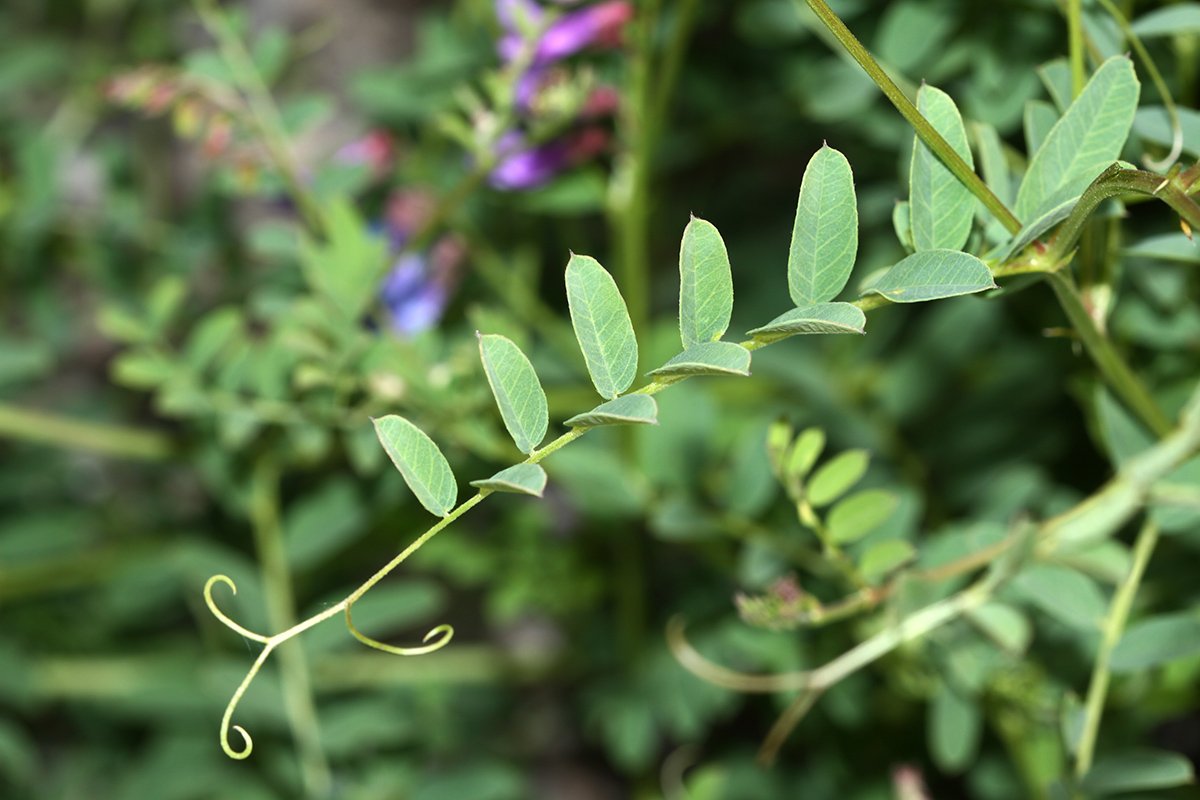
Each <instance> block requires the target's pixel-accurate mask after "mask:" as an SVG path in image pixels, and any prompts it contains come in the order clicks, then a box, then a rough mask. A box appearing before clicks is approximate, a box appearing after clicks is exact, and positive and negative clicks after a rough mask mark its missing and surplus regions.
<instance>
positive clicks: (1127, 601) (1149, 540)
mask: <svg viewBox="0 0 1200 800" xmlns="http://www.w3.org/2000/svg"><path fill="white" fill-rule="evenodd" d="M1156 544H1158V525H1157V523H1155V522H1154V521H1153V520H1147V521H1146V522H1145V523H1144V524H1143V525H1142V529H1141V530H1140V531H1139V532H1138V536H1137V541H1136V542H1135V543H1134V546H1133V564H1132V565H1131V566H1130V568H1129V574H1128V575H1127V576H1125V580H1124V581H1123V582H1122V583H1121V586H1120V587H1119V588H1118V589H1117V592H1116V594H1115V595H1113V599H1112V604H1111V605H1110V606H1109V608H1108V616H1107V617H1106V618H1105V620H1104V638H1103V640H1102V641H1101V642H1100V651H1099V652H1098V653H1097V654H1096V663H1095V665H1094V666H1093V667H1092V678H1091V682H1090V683H1089V685H1088V693H1087V700H1086V701H1085V703H1084V717H1083V728H1082V730H1081V731H1080V734H1079V746H1078V748H1077V749H1076V755H1075V777H1076V778H1077V779H1078V778H1082V777H1083V776H1084V775H1086V774H1087V772H1088V770H1089V769H1091V768H1092V757H1093V755H1094V754H1095V751H1096V736H1097V735H1098V734H1099V731H1100V719H1101V717H1103V716H1104V700H1105V698H1106V697H1107V696H1108V683H1109V679H1110V677H1111V667H1112V654H1113V650H1114V649H1116V646H1117V643H1118V642H1119V641H1121V635H1122V633H1124V631H1125V623H1126V621H1128V619H1129V610H1130V608H1132V607H1133V599H1134V597H1136V596H1137V590H1138V586H1139V585H1141V582H1142V576H1143V575H1144V574H1145V573H1146V565H1147V564H1148V563H1150V556H1151V555H1153V554H1154V546H1155V545H1156Z"/></svg>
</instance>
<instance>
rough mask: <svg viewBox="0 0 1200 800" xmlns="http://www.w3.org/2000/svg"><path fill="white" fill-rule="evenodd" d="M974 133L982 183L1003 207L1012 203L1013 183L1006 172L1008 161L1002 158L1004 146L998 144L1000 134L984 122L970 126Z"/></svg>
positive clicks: (1010, 176) (1007, 171)
mask: <svg viewBox="0 0 1200 800" xmlns="http://www.w3.org/2000/svg"><path fill="white" fill-rule="evenodd" d="M972 130H974V131H975V141H976V145H977V146H978V148H979V167H980V170H981V171H982V172H983V181H984V183H986V184H987V187H988V188H989V189H991V190H992V194H994V195H996V197H997V199H999V200H1000V202H1001V203H1003V204H1004V205H1006V206H1007V205H1011V204H1012V201H1013V196H1012V195H1013V181H1012V175H1011V174H1010V173H1009V170H1008V160H1007V159H1005V157H1004V145H1003V144H1002V143H1001V142H1000V134H999V133H997V132H996V129H995V127H993V126H991V125H989V124H988V123H986V122H975V123H973V124H972Z"/></svg>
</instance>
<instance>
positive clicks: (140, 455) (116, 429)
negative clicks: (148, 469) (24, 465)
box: [0, 403, 175, 461]
mask: <svg viewBox="0 0 1200 800" xmlns="http://www.w3.org/2000/svg"><path fill="white" fill-rule="evenodd" d="M0 436H8V437H11V438H13V439H22V440H24V441H27V442H39V443H41V444H50V445H55V446H56V447H63V448H66V449H72V450H88V451H91V452H93V453H100V454H102V455H106V456H115V457H117V458H133V459H138V460H140V461H163V460H166V459H168V458H170V457H171V456H172V454H173V453H174V451H175V442H174V441H173V440H172V439H171V438H170V437H169V436H166V435H164V434H161V433H158V432H156V431H148V430H142V429H139V428H130V427H126V426H124V425H108V424H105V423H102V422H85V421H83V420H78V419H71V418H69V417H60V416H58V415H56V414H47V413H45V412H42V411H33V410H31V409H25V408H17V407H15V406H10V405H8V404H6V403H0Z"/></svg>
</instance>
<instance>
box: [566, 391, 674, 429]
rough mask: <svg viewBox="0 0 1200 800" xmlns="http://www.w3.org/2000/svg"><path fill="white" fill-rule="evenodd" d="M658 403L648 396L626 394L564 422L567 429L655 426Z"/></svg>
mask: <svg viewBox="0 0 1200 800" xmlns="http://www.w3.org/2000/svg"><path fill="white" fill-rule="evenodd" d="M657 424H658V403H656V402H655V401H654V398H653V397H651V396H650V395H648V394H627V395H625V396H624V397H618V398H617V399H616V400H609V401H608V402H607V403H601V404H600V405H598V406H596V407H595V408H593V409H592V410H591V411H586V412H584V413H582V414H576V415H575V416H573V417H571V418H570V419H569V420H567V421H566V425H567V427H568V428H598V427H600V426H602V425H657Z"/></svg>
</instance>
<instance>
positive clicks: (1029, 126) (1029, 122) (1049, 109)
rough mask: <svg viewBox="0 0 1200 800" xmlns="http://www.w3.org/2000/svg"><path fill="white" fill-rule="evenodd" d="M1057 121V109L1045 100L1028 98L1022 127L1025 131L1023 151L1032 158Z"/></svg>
mask: <svg viewBox="0 0 1200 800" xmlns="http://www.w3.org/2000/svg"><path fill="white" fill-rule="evenodd" d="M1057 123H1058V110H1057V109H1056V108H1055V107H1054V106H1053V105H1051V104H1050V103H1047V102H1046V101H1045V100H1030V101H1029V102H1028V103H1026V104H1025V116H1024V118H1023V128H1024V132H1025V152H1026V153H1028V154H1029V156H1030V157H1031V158H1032V157H1033V154H1034V153H1037V151H1038V150H1041V149H1042V145H1043V144H1044V143H1045V141H1046V137H1048V136H1049V135H1050V131H1052V130H1054V126H1055V125H1056V124H1057Z"/></svg>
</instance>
